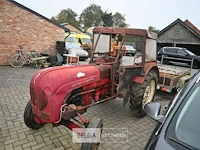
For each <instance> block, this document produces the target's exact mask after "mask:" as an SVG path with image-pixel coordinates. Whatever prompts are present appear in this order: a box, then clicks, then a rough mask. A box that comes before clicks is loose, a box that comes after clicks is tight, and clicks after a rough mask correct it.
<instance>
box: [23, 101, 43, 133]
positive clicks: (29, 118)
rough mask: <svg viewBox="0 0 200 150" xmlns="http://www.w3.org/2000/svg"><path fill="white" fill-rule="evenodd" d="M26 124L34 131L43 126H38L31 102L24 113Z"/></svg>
mask: <svg viewBox="0 0 200 150" xmlns="http://www.w3.org/2000/svg"><path fill="white" fill-rule="evenodd" d="M24 123H25V124H26V126H27V127H29V128H32V129H39V128H41V127H42V126H43V124H38V123H37V122H36V121H35V120H34V115H33V112H32V108H31V101H29V102H28V103H27V105H26V108H25V111H24Z"/></svg>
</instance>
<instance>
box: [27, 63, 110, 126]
mask: <svg viewBox="0 0 200 150" xmlns="http://www.w3.org/2000/svg"><path fill="white" fill-rule="evenodd" d="M110 70H111V66H110V65H101V66H100V65H95V66H93V65H79V66H61V67H53V68H48V69H44V70H40V71H38V72H36V73H35V74H34V76H33V77H32V79H31V83H30V92H31V103H32V111H33V114H34V115H35V116H36V117H37V118H38V119H36V121H37V122H39V123H43V122H44V123H48V122H49V123H54V122H56V121H57V120H58V119H59V116H60V108H61V106H62V104H63V103H64V100H65V99H66V97H67V95H68V94H70V92H72V91H73V90H76V89H79V88H81V93H82V96H81V97H80V98H81V99H80V98H79V99H80V100H79V102H78V103H80V105H81V106H85V105H88V104H90V103H91V102H92V99H94V100H95V101H98V100H99V96H101V95H106V94H108V92H109V85H110ZM77 92H78V91H77Z"/></svg>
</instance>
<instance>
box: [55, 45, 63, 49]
mask: <svg viewBox="0 0 200 150" xmlns="http://www.w3.org/2000/svg"><path fill="white" fill-rule="evenodd" d="M56 49H65V46H58V45H56Z"/></svg>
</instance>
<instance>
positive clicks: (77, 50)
mask: <svg viewBox="0 0 200 150" xmlns="http://www.w3.org/2000/svg"><path fill="white" fill-rule="evenodd" d="M65 48H66V49H67V50H68V54H72V55H73V54H75V55H76V56H79V59H80V60H86V59H88V52H87V51H85V50H84V49H82V48H81V47H80V46H78V45H77V44H74V43H69V42H66V43H65Z"/></svg>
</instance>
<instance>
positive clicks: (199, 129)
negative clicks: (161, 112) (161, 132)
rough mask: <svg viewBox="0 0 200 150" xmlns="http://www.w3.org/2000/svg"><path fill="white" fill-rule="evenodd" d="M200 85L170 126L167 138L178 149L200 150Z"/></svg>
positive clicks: (181, 107)
mask: <svg viewBox="0 0 200 150" xmlns="http://www.w3.org/2000/svg"><path fill="white" fill-rule="evenodd" d="M199 92H200V84H196V85H195V86H193V87H192V89H191V90H190V91H189V93H188V94H187V96H186V97H185V98H184V100H183V102H182V104H181V105H180V106H179V108H178V110H177V111H176V113H175V115H174V117H173V118H172V120H171V123H170V124H169V127H168V130H167V132H166V136H167V138H168V142H169V144H171V145H172V146H173V147H175V148H177V149H191V148H192V149H200V142H199V139H200V119H199V115H200V109H199V108H200V94H199ZM180 147H181V148H180Z"/></svg>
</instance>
